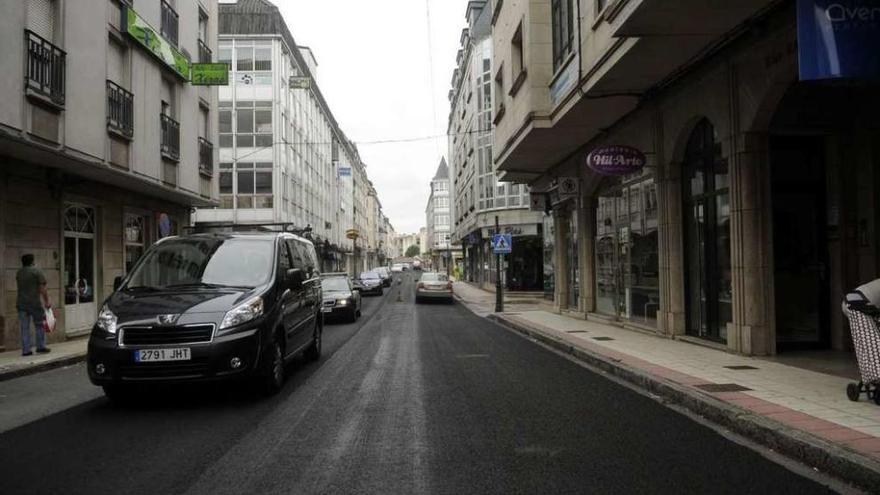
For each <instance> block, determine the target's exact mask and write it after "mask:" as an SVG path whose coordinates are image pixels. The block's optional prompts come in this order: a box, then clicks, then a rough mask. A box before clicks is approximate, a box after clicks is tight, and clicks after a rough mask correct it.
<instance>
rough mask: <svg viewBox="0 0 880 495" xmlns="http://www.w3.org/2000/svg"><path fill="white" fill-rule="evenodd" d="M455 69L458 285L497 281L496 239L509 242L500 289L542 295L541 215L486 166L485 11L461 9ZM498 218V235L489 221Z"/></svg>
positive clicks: (525, 193) (488, 82)
mask: <svg viewBox="0 0 880 495" xmlns="http://www.w3.org/2000/svg"><path fill="white" fill-rule="evenodd" d="M466 19H467V22H468V27H467V28H465V29H464V31H462V35H461V49H460V50H459V52H458V59H457V62H458V67H457V68H456V70H455V71H454V73H453V77H452V89H450V91H449V102H450V114H449V132H448V134H449V165H450V171H451V172H450V175H451V183H452V197H453V212H454V213H453V215H452V219H453V226H452V239H454V240H455V241H458V242H460V243H461V245H462V251H463V256H464V262H463V268H464V274H463V276H464V278H465V279H466V280H468V281H470V282H474V283H476V284H481V285H485V286H494V284H495V282H496V280H495V279H496V264H497V260H498V257H497V256H495V255H494V254H493V250H492V244H491V241H492V238H493V236H494V235H495V234H496V233H502V234H510V235H512V236H513V238H514V239H513V253H511V254H510V255H508V256H506V259H505V263H504V266H503V267H502V268H503V269H502V277H503V281H504V282H505V285H506V286H507V289H509V290H519V291H543V290H544V263H543V246H542V242H541V238H542V234H543V225H542V224H543V221H544V218H543V217H544V214H543V212H540V211H539V212H534V211H530V201H529V189H528V187H527V186H526V185H521V184H514V183H507V182H502V181H501V180H499V178H498V175H497V174H496V172H495V169H494V167H493V165H492V161H493V153H492V151H493V142H492V141H493V123H492V120H493V110H494V107H493V102H494V95H493V88H492V87H493V74H494V70H493V64H492V9H491V8H490V5H489V2H488V1H472V2H469V3H468V6H467V15H466ZM496 218H497V219H498V229H497V230H498V232H496V227H495V220H496Z"/></svg>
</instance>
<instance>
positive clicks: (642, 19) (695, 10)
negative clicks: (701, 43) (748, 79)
mask: <svg viewBox="0 0 880 495" xmlns="http://www.w3.org/2000/svg"><path fill="white" fill-rule="evenodd" d="M773 3H774V2H773V0H737V1H736V2H731V1H730V0H681V1H678V2H669V1H668V0H665V1H664V0H621V1H619V2H617V4H614V5H612V6H611V7H609V12H608V14H607V15H606V20H607V21H608V22H609V23H610V24H611V25H612V29H613V35H614V36H617V37H621V36H640V37H664V36H706V37H717V36H721V35H723V34H724V33H726V32H728V31H730V30H731V29H733V28H735V27H736V26H738V25H739V24H742V23H743V22H745V21H746V20H747V19H749V18H750V17H752V16H754V15H756V14H758V13H760V12H761V11H762V10H764V9H766V8H767V7H770V6H771V5H773Z"/></svg>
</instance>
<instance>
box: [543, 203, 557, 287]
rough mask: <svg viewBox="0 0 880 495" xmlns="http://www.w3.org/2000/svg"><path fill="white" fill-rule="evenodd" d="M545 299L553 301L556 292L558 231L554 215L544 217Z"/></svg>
mask: <svg viewBox="0 0 880 495" xmlns="http://www.w3.org/2000/svg"><path fill="white" fill-rule="evenodd" d="M543 232H544V236H543V237H544V241H543V243H544V299H548V300H550V301H552V300H553V299H554V297H555V291H556V275H555V272H554V270H553V267H554V265H555V258H554V252H553V251H554V249H555V248H556V229H555V227H554V225H553V215H548V214H545V215H544V231H543Z"/></svg>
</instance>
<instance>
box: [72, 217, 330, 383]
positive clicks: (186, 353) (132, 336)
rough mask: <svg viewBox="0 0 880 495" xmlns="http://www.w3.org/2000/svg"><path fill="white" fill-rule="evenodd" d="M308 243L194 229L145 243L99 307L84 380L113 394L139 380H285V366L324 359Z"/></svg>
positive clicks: (312, 254)
mask: <svg viewBox="0 0 880 495" xmlns="http://www.w3.org/2000/svg"><path fill="white" fill-rule="evenodd" d="M318 266H319V265H318V257H317V255H316V253H315V247H314V246H313V245H312V243H311V242H310V241H308V240H306V239H303V238H301V237H297V236H294V235H292V234H287V233H283V234H282V233H260V234H198V235H188V236H182V237H172V238H167V239H164V240H161V241H159V242H158V243H156V244H154V245H153V246H152V247H150V248H149V249H148V250H147V252H146V253H144V255H143V256H142V257H141V259H140V260H139V261H138V263H137V264H136V265H135V267H134V268H133V269H132V270H131V271H130V272H129V274H128V275H127V276H126V277H125V278H124V279H123V278H122V277H119V278H117V279H116V281H115V282H114V288H115V289H116V290H115V291H114V292H113V294H112V295H111V296H110V297H109V298H108V299H107V301H106V302H105V303H104V305H103V307H102V308H101V310H100V312H99V314H98V319H97V322H96V323H95V325H94V327H93V328H92V332H91V336H90V338H89V344H88V359H87V368H88V375H89V379H90V380H91V382H92V383H93V384H95V385H100V386H102V387H103V388H104V392H105V394H106V395H107V396H108V397H110V398H111V399H128V398H131V397H132V394H131V393H130V391H131V389H130V385H133V384H138V383H143V382H150V383H156V382H200V381H215V380H233V379H244V378H248V379H252V380H254V381H255V382H256V383H257V384H258V385H259V386H260V387H261V388H262V389H263V390H264V391H265V392H267V393H269V394H272V393H275V392H278V391H279V390H280V389H281V387H282V386H283V384H284V379H285V369H284V366H285V364H286V363H287V362H288V361H289V360H291V359H293V358H294V357H295V356H297V355H299V354H304V355H305V356H306V357H307V358H308V359H311V360H317V359H318V358H319V357H320V356H321V337H322V331H323V325H324V323H323V322H324V318H323V316H322V314H321V301H322V295H321V279H320V273H319V272H318V268H317V267H318Z"/></svg>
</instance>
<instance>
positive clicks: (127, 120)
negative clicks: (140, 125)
mask: <svg viewBox="0 0 880 495" xmlns="http://www.w3.org/2000/svg"><path fill="white" fill-rule="evenodd" d="M107 128H108V129H110V130H112V131H114V132H118V133H119V134H122V135H123V136H126V137H129V138H130V137H132V136H134V95H133V94H131V93H129V92H128V91H126V90H125V89H123V88H122V87H121V86H119V85H118V84H116V83H114V82H113V81H110V80H109V79H108V80H107Z"/></svg>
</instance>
